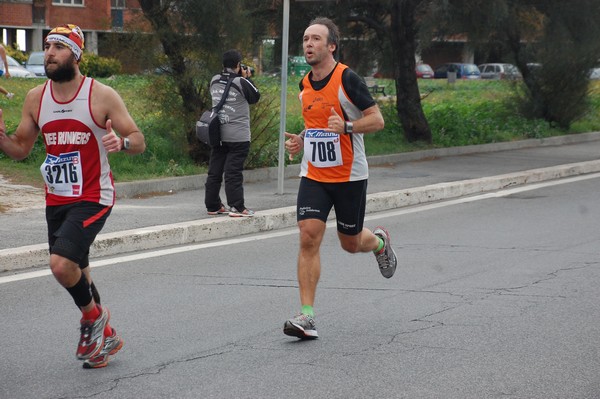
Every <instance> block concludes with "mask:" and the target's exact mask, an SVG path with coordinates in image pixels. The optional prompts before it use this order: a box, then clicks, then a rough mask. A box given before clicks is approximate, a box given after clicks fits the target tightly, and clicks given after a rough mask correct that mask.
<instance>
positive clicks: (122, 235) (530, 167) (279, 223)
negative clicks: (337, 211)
mask: <svg viewBox="0 0 600 399" xmlns="http://www.w3.org/2000/svg"><path fill="white" fill-rule="evenodd" d="M369 165H370V178H369V190H368V193H369V195H368V203H367V213H370V212H379V211H383V210H388V209H394V208H399V207H404V206H410V205H416V204H422V203H426V202H432V201H439V200H444V199H449V198H456V197H459V196H465V195H473V194H478V193H482V192H486V191H492V190H498V189H501V188H504V187H509V186H515V185H520V184H527V183H534V182H539V181H544V180H552V179H557V178H561V177H567V176H574V175H579V174H585V173H594V172H598V171H600V132H594V133H586V134H578V135H570V136H561V137H554V138H550V139H541V140H537V139H533V140H524V141H519V142H510V143H497V144H486V145H481V146H468V147H455V148H446V149H437V150H427V151H419V152H414V153H403V154H394V155H387V156H378V157H372V158H369ZM298 172H299V166H298V165H293V166H289V167H287V168H286V170H285V176H286V177H285V181H284V193H283V194H277V193H276V192H277V168H268V169H260V170H250V171H245V172H244V175H245V185H244V187H245V197H246V205H247V206H248V207H249V208H251V209H253V210H255V211H256V216H255V217H253V218H243V219H242V218H230V217H228V216H208V215H207V214H206V209H205V208H204V182H205V179H206V176H204V175H201V176H191V177H181V178H172V179H160V180H153V181H145V182H133V183H118V184H117V192H118V199H117V203H116V205H115V207H114V209H113V212H112V215H111V216H110V217H109V219H108V222H107V223H106V226H105V227H104V229H103V231H102V234H100V235H99V236H98V237H97V239H96V242H95V243H94V245H93V247H92V250H91V256H92V258H99V257H103V256H111V255H117V254H123V253H127V252H133V251H140V250H149V249H157V248H162V247H167V246H174V245H182V244H189V243H199V242H203V241H210V240H216V239H221V238H225V237H233V236H238V235H243V234H249V233H254V232H258V231H270V230H277V229H281V228H287V227H292V226H295V225H296V215H295V202H296V194H297V189H298V183H299V178H298V177H297V175H298ZM0 183H2V181H1V179H0ZM12 188H14V189H16V190H24V191H22V192H25V191H26V192H27V193H31V192H32V191H36V190H38V189H32V188H31V187H27V186H12ZM36 192H40V193H41V190H40V191H36ZM222 198H223V200H225V197H224V195H222ZM0 237H2V239H1V240H0V273H2V272H5V271H16V270H20V269H25V268H31V267H37V266H45V265H46V264H47V262H48V247H47V244H46V242H47V237H46V223H45V216H44V203H43V197H42V196H41V194H40V196H39V201H37V202H34V203H31V202H29V203H27V205H26V206H25V207H22V208H20V209H19V210H8V211H7V212H5V213H0Z"/></svg>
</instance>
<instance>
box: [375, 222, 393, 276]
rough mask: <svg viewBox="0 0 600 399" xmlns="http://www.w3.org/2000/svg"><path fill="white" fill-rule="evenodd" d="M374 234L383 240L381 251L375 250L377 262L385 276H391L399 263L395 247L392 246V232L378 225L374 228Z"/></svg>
mask: <svg viewBox="0 0 600 399" xmlns="http://www.w3.org/2000/svg"><path fill="white" fill-rule="evenodd" d="M373 234H375V235H376V236H377V237H379V238H381V239H382V240H383V248H381V251H379V252H376V253H375V252H374V254H375V258H376V259H377V264H378V265H379V271H380V272H381V274H382V275H383V277H385V278H390V277H392V276H393V275H394V272H395V271H396V265H397V264H398V259H397V258H396V252H395V251H394V248H392V240H391V238H390V233H388V232H387V230H386V229H384V228H383V227H377V228H375V230H373Z"/></svg>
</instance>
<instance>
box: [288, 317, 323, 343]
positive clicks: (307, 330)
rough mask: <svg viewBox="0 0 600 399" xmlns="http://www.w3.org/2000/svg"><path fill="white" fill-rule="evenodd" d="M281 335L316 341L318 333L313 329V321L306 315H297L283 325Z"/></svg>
mask: <svg viewBox="0 0 600 399" xmlns="http://www.w3.org/2000/svg"><path fill="white" fill-rule="evenodd" d="M283 333H284V334H285V335H289V336H292V337H297V338H300V339H317V338H319V333H317V328H316V327H315V319H313V318H312V317H310V316H309V315H306V314H299V315H296V316H294V318H293V319H289V320H288V321H286V322H285V323H284V324H283Z"/></svg>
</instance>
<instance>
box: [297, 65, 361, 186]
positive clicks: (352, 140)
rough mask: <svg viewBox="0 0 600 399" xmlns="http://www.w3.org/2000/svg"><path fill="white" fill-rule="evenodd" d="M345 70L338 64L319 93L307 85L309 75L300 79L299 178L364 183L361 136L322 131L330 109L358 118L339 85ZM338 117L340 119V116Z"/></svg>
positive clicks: (358, 113) (325, 181) (356, 112)
mask: <svg viewBox="0 0 600 399" xmlns="http://www.w3.org/2000/svg"><path fill="white" fill-rule="evenodd" d="M346 68H348V67H347V66H346V65H344V64H341V63H338V64H337V66H336V67H335V69H334V70H333V72H332V74H331V77H330V79H329V82H328V83H327V84H326V85H325V86H324V87H323V88H321V89H320V90H315V89H314V88H313V86H312V85H311V82H310V79H309V74H306V76H304V79H303V80H302V87H303V89H302V91H301V92H300V95H299V99H300V102H301V103H302V116H303V118H304V124H305V129H306V131H305V136H304V155H303V158H302V166H301V171H300V176H302V177H307V178H309V179H312V180H316V181H319V182H323V183H341V182H348V181H357V180H365V179H367V178H368V177H369V168H368V165H367V157H366V154H365V145H364V140H363V134H362V133H360V132H357V133H353V134H343V135H339V134H337V133H332V132H326V131H324V130H323V129H325V128H327V122H328V119H329V116H331V108H332V107H333V108H334V109H335V111H336V112H337V114H338V115H344V116H345V117H346V118H347V120H349V121H353V120H356V119H360V118H361V117H362V112H361V110H360V109H359V108H358V107H357V106H356V105H355V104H354V103H353V102H352V101H351V100H350V97H349V96H348V93H346V91H345V89H344V86H343V84H342V74H343V72H344V70H345V69H346ZM344 116H342V117H344Z"/></svg>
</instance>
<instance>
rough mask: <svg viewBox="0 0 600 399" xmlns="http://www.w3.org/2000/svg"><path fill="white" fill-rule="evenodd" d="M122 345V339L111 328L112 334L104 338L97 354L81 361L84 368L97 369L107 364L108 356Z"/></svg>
mask: <svg viewBox="0 0 600 399" xmlns="http://www.w3.org/2000/svg"><path fill="white" fill-rule="evenodd" d="M122 347H123V339H121V337H120V336H119V334H117V331H115V329H114V328H113V329H112V334H111V335H110V336H108V337H106V339H105V340H104V346H103V347H102V350H101V351H100V353H99V354H98V355H97V356H94V357H92V358H91V359H88V360H84V361H83V368H84V369H99V368H101V367H106V366H108V357H109V356H112V355H114V354H116V353H117V352H118V351H120V350H121V348H122Z"/></svg>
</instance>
